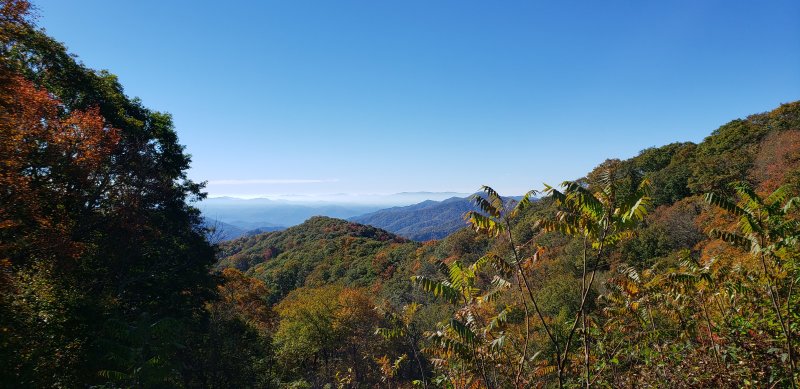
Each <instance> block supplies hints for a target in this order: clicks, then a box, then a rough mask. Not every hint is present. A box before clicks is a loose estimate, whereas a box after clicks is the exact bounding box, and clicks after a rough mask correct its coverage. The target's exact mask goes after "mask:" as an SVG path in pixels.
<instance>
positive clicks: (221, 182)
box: [208, 178, 339, 185]
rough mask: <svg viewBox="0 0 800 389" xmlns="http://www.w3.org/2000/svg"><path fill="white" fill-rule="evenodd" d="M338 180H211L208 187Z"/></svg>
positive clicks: (317, 182)
mask: <svg viewBox="0 0 800 389" xmlns="http://www.w3.org/2000/svg"><path fill="white" fill-rule="evenodd" d="M338 181H339V180H338V179H335V178H334V179H324V180H304V179H252V180H211V181H208V184H209V185H259V184H260V185H264V184H319V183H324V182H338Z"/></svg>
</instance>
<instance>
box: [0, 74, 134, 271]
mask: <svg viewBox="0 0 800 389" xmlns="http://www.w3.org/2000/svg"><path fill="white" fill-rule="evenodd" d="M0 73H2V75H0V108H2V111H1V112H0V187H2V188H4V191H3V192H0V233H10V234H9V235H12V234H13V232H17V234H15V235H17V236H26V237H27V238H28V239H31V240H32V241H28V242H19V241H17V242H9V243H6V242H4V243H3V245H0V258H12V259H13V255H12V254H11V252H12V251H13V247H11V246H10V245H14V244H16V245H17V246H27V247H32V248H33V249H35V250H37V251H39V252H40V253H43V254H46V255H47V254H50V255H53V254H54V255H56V256H61V257H72V258H75V257H77V256H78V255H80V252H81V245H80V244H79V243H78V242H73V238H72V237H71V233H70V231H71V230H72V229H73V228H74V225H75V224H76V221H75V220H73V218H72V215H74V214H71V213H70V211H73V212H74V211H75V210H74V209H72V210H70V209H68V207H67V203H69V204H71V205H73V206H76V205H77V206H91V201H90V200H91V198H90V197H87V196H88V195H89V193H91V194H92V196H96V194H95V191H94V190H93V188H95V187H97V186H98V185H100V182H101V181H104V180H107V176H108V173H107V172H105V170H104V169H103V166H104V164H106V163H107V162H108V161H109V160H110V158H111V154H112V152H113V150H114V149H115V147H116V145H117V143H118V142H119V139H120V137H119V134H118V133H117V130H115V129H113V128H108V127H106V126H105V120H104V119H103V117H102V116H100V113H99V111H98V109H96V108H93V109H89V110H86V111H72V112H68V113H65V112H64V111H65V109H64V107H63V106H62V105H61V103H60V102H59V101H58V100H57V99H55V98H53V97H52V96H51V95H50V94H49V93H48V92H47V91H45V90H42V89H39V88H37V87H36V86H34V85H33V83H31V82H30V81H27V80H25V79H24V78H22V77H20V76H17V75H13V74H10V72H8V71H3V69H0ZM55 199H60V200H61V203H59V204H54V201H55ZM87 204H88V205H87Z"/></svg>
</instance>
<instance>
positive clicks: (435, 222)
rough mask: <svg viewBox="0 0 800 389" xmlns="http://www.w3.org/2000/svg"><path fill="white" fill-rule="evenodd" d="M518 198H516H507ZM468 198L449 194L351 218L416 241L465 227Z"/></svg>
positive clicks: (470, 206)
mask: <svg viewBox="0 0 800 389" xmlns="http://www.w3.org/2000/svg"><path fill="white" fill-rule="evenodd" d="M508 199H509V201H511V200H519V199H520V198H519V197H510V198H508ZM475 210H477V208H476V207H475V204H474V202H473V201H472V200H471V199H469V198H464V197H452V198H449V199H447V200H443V201H432V200H428V201H424V202H421V203H419V204H414V205H409V206H406V207H393V208H387V209H381V210H379V211H375V212H372V213H368V214H364V215H360V216H355V217H351V218H350V219H348V220H350V221H354V222H357V223H361V224H368V225H371V226H375V227H378V228H383V229H385V230H387V231H390V232H393V233H395V234H397V235H400V236H403V237H406V238H408V239H411V240H415V241H418V242H424V241H427V240H433V239H442V238H444V237H446V236H447V235H450V234H452V233H453V232H456V231H458V230H460V229H462V228H464V227H465V226H466V222H465V221H464V214H465V213H467V212H468V211H475Z"/></svg>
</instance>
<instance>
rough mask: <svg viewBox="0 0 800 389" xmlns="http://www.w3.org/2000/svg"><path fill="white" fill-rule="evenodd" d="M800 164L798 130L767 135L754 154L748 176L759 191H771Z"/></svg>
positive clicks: (799, 136) (799, 132)
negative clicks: (756, 184) (757, 184)
mask: <svg viewBox="0 0 800 389" xmlns="http://www.w3.org/2000/svg"><path fill="white" fill-rule="evenodd" d="M798 166H800V130H786V131H780V132H778V131H775V132H771V133H770V134H769V135H767V136H766V137H765V138H764V140H763V141H761V145H760V148H759V151H758V154H756V157H755V161H754V163H753V168H752V170H751V171H750V176H751V177H752V178H753V180H754V181H755V182H757V183H759V186H758V190H759V192H761V193H772V191H774V190H775V189H778V187H779V186H781V185H782V184H783V183H784V182H785V178H786V175H787V173H790V172H791V171H792V170H795V169H797V168H798Z"/></svg>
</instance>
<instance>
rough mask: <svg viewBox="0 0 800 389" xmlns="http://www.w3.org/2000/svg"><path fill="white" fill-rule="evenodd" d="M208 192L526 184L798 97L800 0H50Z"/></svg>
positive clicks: (691, 135)
mask: <svg viewBox="0 0 800 389" xmlns="http://www.w3.org/2000/svg"><path fill="white" fill-rule="evenodd" d="M34 2H35V4H36V5H37V6H38V8H39V14H40V18H39V24H40V26H42V27H44V28H45V29H46V30H47V31H48V33H49V34H50V35H52V36H54V37H56V38H57V39H58V40H60V41H62V42H64V43H65V44H66V45H67V47H68V48H69V50H70V51H71V52H73V53H75V54H77V55H78V56H79V58H80V59H81V60H82V61H83V62H84V63H86V64H87V65H88V66H90V67H93V68H98V69H108V70H110V71H111V72H113V73H115V74H117V75H118V76H119V78H120V81H121V82H122V84H123V85H124V86H125V88H126V92H127V93H128V94H129V95H131V96H138V97H140V98H141V99H142V100H143V101H144V104H145V105H147V106H149V107H151V108H153V109H156V110H161V111H167V112H170V113H172V114H173V116H174V121H175V124H176V128H177V131H178V134H179V136H180V139H181V142H182V143H183V144H185V145H186V146H187V151H188V152H189V153H190V154H192V156H193V168H192V170H191V172H190V175H191V177H192V178H194V179H196V180H208V181H209V186H208V191H209V193H210V194H211V195H212V196H214V195H241V196H255V195H263V194H284V195H285V194H305V195H309V194H310V195H319V194H327V193H394V192H403V191H456V192H472V191H475V190H476V189H478V187H479V186H480V185H482V184H488V185H492V186H494V187H495V188H496V189H498V190H500V191H501V193H507V194H519V193H523V192H525V191H527V190H528V189H532V188H541V184H542V183H543V182H547V183H551V184H552V183H558V182H560V181H563V180H565V179H572V178H577V177H580V176H582V175H583V174H585V173H586V172H587V171H588V170H590V169H591V168H592V167H593V166H595V165H597V164H598V163H600V162H602V161H603V160H604V159H606V158H610V157H619V158H627V157H631V156H633V155H635V154H636V153H637V152H638V151H640V150H642V149H644V148H646V147H650V146H659V145H663V144H666V143H670V142H674V141H695V142H697V141H700V140H702V139H703V138H704V137H705V136H707V135H708V134H709V133H710V132H711V131H712V130H714V129H715V128H717V127H718V126H719V125H721V124H723V123H725V122H727V121H729V120H731V119H734V118H737V117H743V116H746V115H748V114H751V113H756V112H762V111H766V110H770V109H772V108H775V107H776V106H777V105H779V104H780V103H782V102H789V101H794V100H797V99H800V2H798V1H758V2H757V1H730V0H726V1H697V0H692V1H669V2H666V1H661V2H656V1H604V2H598V1H585V2H577V1H563V2H554V1H547V2H544V1H503V2H489V1H466V0H453V1H431V0H404V1H367V0H363V1H345V0H341V1H340V0H337V1H314V2H312V1H305V0H291V1H289V0H286V1H252V2H240V1H225V2H220V1H215V2H210V1H208V2H204V1H141V0H140V1H126V2H123V1H63V0H39V1H36V0H34Z"/></svg>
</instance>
